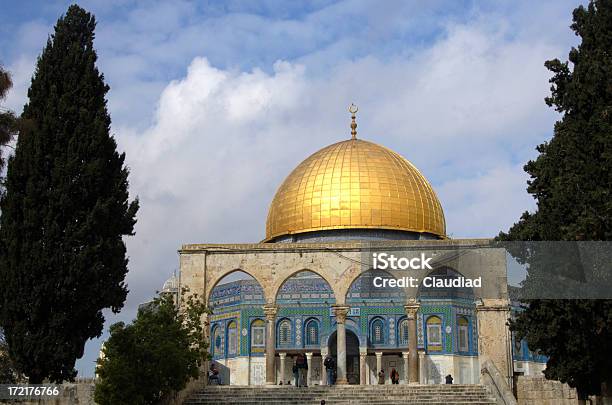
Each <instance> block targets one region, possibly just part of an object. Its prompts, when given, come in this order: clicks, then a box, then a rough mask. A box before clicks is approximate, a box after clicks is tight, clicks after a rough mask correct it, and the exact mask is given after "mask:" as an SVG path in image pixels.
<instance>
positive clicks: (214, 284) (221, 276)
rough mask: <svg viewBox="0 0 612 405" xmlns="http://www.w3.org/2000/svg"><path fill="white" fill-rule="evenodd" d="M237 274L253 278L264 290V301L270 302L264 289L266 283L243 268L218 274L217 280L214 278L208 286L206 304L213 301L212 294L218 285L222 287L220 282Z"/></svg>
mask: <svg viewBox="0 0 612 405" xmlns="http://www.w3.org/2000/svg"><path fill="white" fill-rule="evenodd" d="M235 273H244V274H246V275H247V276H249V277H250V278H252V279H253V280H255V281H256V282H257V284H259V287H260V288H261V290H262V294H263V299H264V301H265V302H268V299H267V298H268V297H267V295H266V289H265V288H264V286H265V284H264V283H262V281H261V280H260V279H259V278H257V277H256V276H255V275H254V274H252V273H251V272H249V271H247V270H243V269H241V268H235V269H232V270H230V271H226V272H220V273H218V274H217V275H216V278H214V279H213V280H212V281H211V282H210V283H209V284H208V286H207V289H206V303H210V299H211V296H212V294H213V291H214V289H215V287H217V286H218V285H220V284H219V283H220V282H221V281H222V280H223V279H225V278H226V277H228V276H230V275H232V274H235Z"/></svg>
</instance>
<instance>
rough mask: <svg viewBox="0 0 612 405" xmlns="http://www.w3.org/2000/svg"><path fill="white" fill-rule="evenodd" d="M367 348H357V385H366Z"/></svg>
mask: <svg viewBox="0 0 612 405" xmlns="http://www.w3.org/2000/svg"><path fill="white" fill-rule="evenodd" d="M367 358H368V349H367V348H366V349H365V350H363V349H360V350H359V385H366V381H367V380H366V377H367V374H368V370H367Z"/></svg>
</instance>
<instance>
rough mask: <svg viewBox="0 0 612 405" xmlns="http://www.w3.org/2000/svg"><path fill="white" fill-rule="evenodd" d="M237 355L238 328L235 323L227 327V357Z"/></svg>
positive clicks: (232, 322)
mask: <svg viewBox="0 0 612 405" xmlns="http://www.w3.org/2000/svg"><path fill="white" fill-rule="evenodd" d="M237 353H238V327H237V325H236V321H231V322H230V323H229V324H228V325H227V355H228V356H235V355H236V354H237Z"/></svg>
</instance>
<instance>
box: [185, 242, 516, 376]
mask: <svg viewBox="0 0 612 405" xmlns="http://www.w3.org/2000/svg"><path fill="white" fill-rule="evenodd" d="M389 249H401V250H403V251H406V250H409V251H418V252H426V253H427V254H428V255H430V256H432V257H434V261H436V262H437V263H438V266H440V264H439V263H444V266H445V268H447V267H448V268H452V269H454V270H455V271H457V273H459V274H461V275H463V276H465V277H478V276H480V277H482V283H483V285H487V291H486V292H485V291H484V289H482V291H480V290H478V289H474V290H473V291H472V292H471V294H472V293H473V295H470V296H450V297H445V296H435V294H434V295H421V294H419V293H417V292H415V289H394V291H390V290H387V291H386V292H385V293H384V294H382V295H381V294H379V293H374V294H370V292H368V291H365V290H356V286H359V283H362V284H363V283H365V281H364V280H363V277H364V275H365V274H366V273H367V270H368V269H367V268H364V266H363V263H364V257H367V255H368V254H369V252H370V251H372V250H377V251H384V250H389ZM458 250H461V251H462V254H460V255H457V254H456V252H457V251H458ZM179 253H180V268H181V272H180V283H181V285H182V286H187V287H189V289H190V291H192V292H195V293H198V294H200V295H202V296H203V297H206V299H207V300H208V301H209V302H214V305H213V306H214V307H215V310H214V313H213V315H211V316H210V317H209V318H208V319H206V322H207V323H208V328H207V331H208V332H209V333H210V334H211V336H209V337H210V338H211V348H212V350H213V352H214V353H213V354H214V355H215V361H216V362H217V363H218V364H219V365H220V366H222V368H226V369H227V370H226V371H227V373H228V376H227V379H226V382H229V383H230V384H238V385H247V384H250V385H259V384H262V383H268V384H278V383H280V382H281V381H283V383H284V384H286V383H287V381H292V380H293V378H292V377H293V373H292V368H293V357H294V356H295V355H296V354H297V353H303V354H305V355H306V357H307V358H309V362H310V363H311V364H310V366H311V367H310V372H309V378H310V383H311V384H325V383H326V381H325V378H323V377H324V374H325V373H324V368H323V367H322V366H321V362H322V359H323V358H324V357H325V355H326V354H328V353H329V354H333V355H334V356H336V357H337V361H338V381H337V382H338V383H345V382H346V383H353V384H355V383H360V384H373V383H375V382H376V378H375V376H376V373H377V370H378V369H379V368H382V369H384V370H386V371H387V373H386V378H387V379H389V371H390V370H391V369H393V368H395V369H396V370H397V371H398V372H399V374H400V379H401V381H402V383H407V382H414V383H430V384H431V383H433V384H436V383H438V384H439V383H443V382H444V377H445V376H446V375H447V374H451V375H452V376H453V378H454V382H455V383H468V384H469V383H477V382H478V376H479V366H478V364H479V358H480V356H486V357H487V358H490V359H491V360H492V361H493V362H495V364H496V365H497V367H498V368H499V370H501V372H502V374H503V375H504V378H506V379H507V381H508V383H509V384H510V383H511V379H512V344H511V341H512V339H511V336H510V333H509V331H508V328H507V326H506V321H507V319H508V317H509V315H510V311H511V306H510V301H509V300H508V294H507V285H506V261H505V260H506V258H505V252H503V251H502V250H500V249H493V248H489V241H488V240H477V239H476V240H475V239H468V240H403V241H397V240H394V241H382V242H370V243H366V242H328V243H261V244H228V245H219V244H206V245H204V244H202V245H185V246H183V248H182V249H181V250H180V252H179ZM237 271H240V272H244V273H246V274H248V275H250V276H251V277H252V278H253V280H242V281H236V282H233V283H229V284H223V285H222V286H220V285H219V282H220V281H221V280H222V279H223V278H224V277H226V276H228V275H230V274H232V273H234V272H237ZM304 272H308V273H310V274H312V275H313V276H314V277H310V278H297V279H296V277H298V275H300V274H302V273H304ZM430 272H431V270H430V271H426V270H415V271H412V270H411V273H410V274H411V275H413V276H415V277H417V278H419V279H422V278H423V277H424V276H426V275H428V274H430ZM388 273H389V274H390V275H392V276H394V277H402V276H405V275H406V273H405V272H403V273H402V272H400V271H395V272H394V271H389V272H388ZM364 291H365V292H364ZM376 294H378V296H377V295H376ZM385 294H386V295H385ZM491 297H495V298H491ZM430 324H432V325H430ZM281 327H282V328H281ZM374 331H376V334H380V336H378V335H376V336H374V335H373V334H374ZM431 333H434V335H435V336H436V337H435V341H434V338H433V337H432V336H429V334H431ZM460 333H463V336H462V339H461V340H460V338H459V334H460ZM213 334H214V336H213ZM263 335H265V336H266V338H265V339H264V338H263ZM281 335H282V336H281ZM341 336H345V337H344V338H341ZM309 338H311V340H312V339H314V340H313V341H311V342H309V341H307V340H308V339H309ZM378 338H380V341H378V340H377V339H378ZM258 339H260V340H261V341H260V340H258ZM351 339H353V341H351ZM264 340H265V342H264ZM215 349H218V350H217V351H216V352H215ZM331 351H333V353H331ZM343 353H344V354H343ZM281 363H282V364H281ZM281 370H282V372H283V373H284V374H283V375H282V376H281V375H280V373H281ZM410 370H412V372H410ZM407 371H408V372H407ZM343 373H344V374H343ZM292 383H293V382H292Z"/></svg>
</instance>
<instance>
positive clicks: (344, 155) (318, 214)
mask: <svg viewBox="0 0 612 405" xmlns="http://www.w3.org/2000/svg"><path fill="white" fill-rule="evenodd" d="M376 226H384V227H386V228H395V229H398V230H405V231H414V232H429V233H432V234H434V235H437V236H439V237H445V233H446V230H445V223H444V213H443V212H442V207H441V205H440V202H439V200H438V198H437V196H436V195H435V192H434V191H433V188H432V187H431V186H430V185H429V183H428V182H427V180H426V179H425V177H424V176H422V175H421V173H420V172H419V171H418V170H417V169H416V168H415V167H414V166H413V165H412V164H411V163H409V162H408V161H407V160H406V159H404V158H403V157H401V156H400V155H398V154H397V153H395V152H393V151H391V150H389V149H387V148H384V147H382V146H379V145H376V144H374V143H371V142H367V141H363V140H361V139H351V140H348V141H343V142H338V143H336V144H334V145H330V146H328V147H326V148H323V149H321V150H320V151H318V152H316V153H314V154H313V155H311V156H310V157H308V158H307V159H306V160H304V162H302V163H301V164H300V165H298V167H297V168H296V169H295V170H294V171H293V172H292V173H291V174H290V175H289V176H288V177H287V178H286V179H285V181H284V182H283V184H282V185H281V187H279V189H278V191H277V193H276V195H275V197H274V199H273V201H272V204H271V205H270V210H269V212H268V220H267V223H266V240H270V239H272V238H275V237H278V236H282V235H286V234H289V233H300V232H307V231H311V230H324V229H334V228H336V227H342V228H356V229H358V228H362V227H376Z"/></svg>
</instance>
